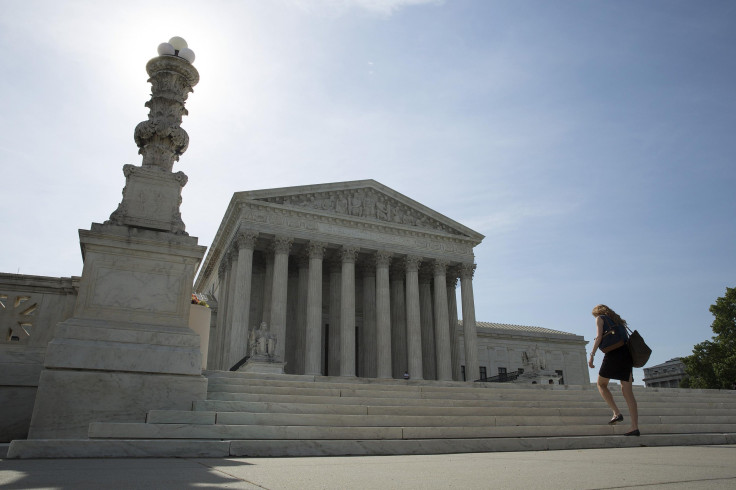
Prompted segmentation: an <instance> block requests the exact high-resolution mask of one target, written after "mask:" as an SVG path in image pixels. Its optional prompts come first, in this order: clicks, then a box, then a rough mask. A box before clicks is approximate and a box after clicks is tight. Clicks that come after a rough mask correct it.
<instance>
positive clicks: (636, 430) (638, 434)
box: [624, 429, 641, 436]
mask: <svg viewBox="0 0 736 490" xmlns="http://www.w3.org/2000/svg"><path fill="white" fill-rule="evenodd" d="M624 435H625V436H640V435H641V434H640V433H639V429H634V430H630V431H629V432H627V433H626V434H624Z"/></svg>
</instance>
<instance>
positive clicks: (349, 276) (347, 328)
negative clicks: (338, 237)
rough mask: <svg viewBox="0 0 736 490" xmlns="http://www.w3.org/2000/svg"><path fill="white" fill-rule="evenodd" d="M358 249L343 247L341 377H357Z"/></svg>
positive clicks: (341, 255)
mask: <svg viewBox="0 0 736 490" xmlns="http://www.w3.org/2000/svg"><path fill="white" fill-rule="evenodd" d="M357 256H358V249H357V248H355V247H347V246H344V247H342V250H341V254H340V257H341V259H342V274H341V286H342V287H341V289H340V290H341V294H340V376H355V259H356V258H357Z"/></svg>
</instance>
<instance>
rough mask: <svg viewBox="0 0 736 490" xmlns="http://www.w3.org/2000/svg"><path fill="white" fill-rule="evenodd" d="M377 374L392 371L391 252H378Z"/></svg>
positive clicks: (387, 373)
mask: <svg viewBox="0 0 736 490" xmlns="http://www.w3.org/2000/svg"><path fill="white" fill-rule="evenodd" d="M375 259H376V365H377V370H376V376H377V377H378V378H390V377H391V375H392V372H391V289H390V285H389V276H388V267H389V264H390V263H391V254H390V253H389V252H384V251H378V252H376V257H375Z"/></svg>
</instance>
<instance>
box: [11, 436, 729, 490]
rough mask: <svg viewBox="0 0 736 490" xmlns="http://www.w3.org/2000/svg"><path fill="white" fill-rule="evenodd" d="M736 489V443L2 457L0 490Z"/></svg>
mask: <svg viewBox="0 0 736 490" xmlns="http://www.w3.org/2000/svg"><path fill="white" fill-rule="evenodd" d="M638 487H645V488H647V489H649V488H674V489H705V488H707V489H711V488H716V489H720V488H723V489H726V488H728V489H733V488H736V445H723V446H678V447H635V448H614V449H582V450H566V451H529V452H509V453H473V454H451V455H426V456H359V457H358V456H356V457H315V458H222V459H219V458H216V459H215V458H213V459H195V458H192V459H189V458H187V459H184V458H182V459H173V458H172V459H35V460H10V459H3V460H0V488H3V489H40V488H43V489H74V490H82V489H128V488H152V489H157V490H160V489H188V488H191V489H206V488H238V489H240V488H245V489H274V490H275V489H299V490H309V489H394V488H396V489H422V490H429V489H435V488H437V489H444V488H458V489H492V488H494V489H495V488H499V489H505V488H510V489H514V488H519V489H522V488H523V489H527V490H528V489H538V488H540V489H545V490H547V489H604V488H617V489H618V488H638Z"/></svg>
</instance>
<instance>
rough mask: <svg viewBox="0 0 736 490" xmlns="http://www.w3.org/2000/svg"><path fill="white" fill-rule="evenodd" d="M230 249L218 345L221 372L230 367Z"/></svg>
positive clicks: (218, 361) (231, 289) (231, 262)
mask: <svg viewBox="0 0 736 490" xmlns="http://www.w3.org/2000/svg"><path fill="white" fill-rule="evenodd" d="M230 252H231V250H230V249H228V251H227V252H226V257H225V259H224V260H225V289H224V294H223V296H224V299H225V305H224V307H223V308H222V331H221V332H220V338H219V339H218V340H219V343H218V345H217V369H219V370H220V371H223V370H227V369H228V367H229V366H226V364H227V359H226V357H225V352H226V348H225V346H226V345H227V342H228V340H229V339H228V336H229V334H230V332H229V329H228V326H229V325H230V315H231V312H232V304H233V288H232V276H233V273H232V271H233V255H232V254H231V253H230Z"/></svg>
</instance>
